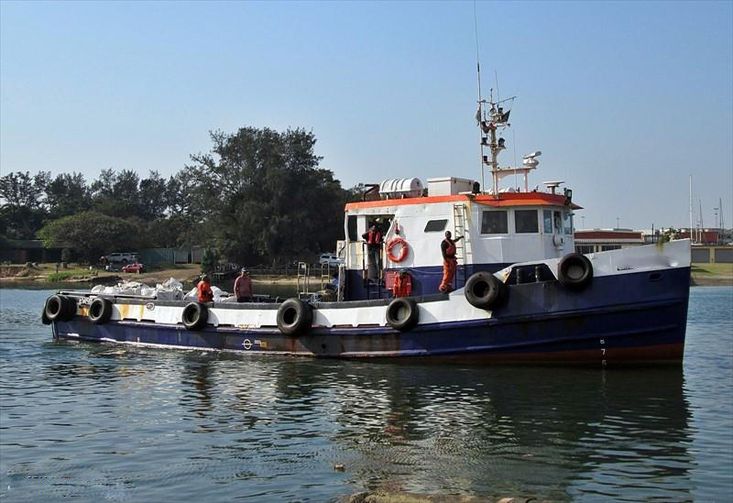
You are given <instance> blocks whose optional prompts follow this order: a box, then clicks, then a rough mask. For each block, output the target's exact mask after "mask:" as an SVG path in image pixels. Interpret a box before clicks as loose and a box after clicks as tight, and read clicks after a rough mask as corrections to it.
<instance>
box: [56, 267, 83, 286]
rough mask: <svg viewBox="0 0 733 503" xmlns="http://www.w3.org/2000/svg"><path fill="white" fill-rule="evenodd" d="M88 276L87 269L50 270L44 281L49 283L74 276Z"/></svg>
mask: <svg viewBox="0 0 733 503" xmlns="http://www.w3.org/2000/svg"><path fill="white" fill-rule="evenodd" d="M85 276H89V270H88V269H71V270H67V271H59V272H52V273H49V275H48V276H47V277H46V281H49V282H51V283H57V282H59V281H66V280H68V279H71V278H74V277H85Z"/></svg>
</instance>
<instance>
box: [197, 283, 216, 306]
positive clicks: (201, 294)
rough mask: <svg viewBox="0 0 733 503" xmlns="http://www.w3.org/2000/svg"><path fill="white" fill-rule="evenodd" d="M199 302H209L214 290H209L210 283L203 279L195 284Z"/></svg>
mask: <svg viewBox="0 0 733 503" xmlns="http://www.w3.org/2000/svg"><path fill="white" fill-rule="evenodd" d="M196 290H197V292H198V298H199V302H211V301H213V300H214V292H212V291H211V284H210V283H207V282H206V281H204V280H201V281H199V284H198V285H196Z"/></svg>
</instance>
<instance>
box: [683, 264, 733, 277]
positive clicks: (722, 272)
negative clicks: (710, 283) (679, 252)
mask: <svg viewBox="0 0 733 503" xmlns="http://www.w3.org/2000/svg"><path fill="white" fill-rule="evenodd" d="M692 274H697V275H700V276H733V264H692Z"/></svg>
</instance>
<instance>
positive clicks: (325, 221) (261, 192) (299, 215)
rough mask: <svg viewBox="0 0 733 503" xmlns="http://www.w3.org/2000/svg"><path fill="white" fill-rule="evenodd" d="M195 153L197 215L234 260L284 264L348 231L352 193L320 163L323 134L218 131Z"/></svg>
mask: <svg viewBox="0 0 733 503" xmlns="http://www.w3.org/2000/svg"><path fill="white" fill-rule="evenodd" d="M211 139H212V142H213V144H214V145H213V148H212V151H211V152H210V153H207V154H198V155H193V156H191V159H192V161H193V163H194V164H193V165H191V166H188V167H187V168H188V170H189V172H190V177H191V179H192V180H194V181H195V185H196V188H195V191H194V192H195V194H196V195H197V198H198V202H199V208H198V210H197V211H198V214H199V215H200V216H201V217H204V218H205V219H206V222H207V228H208V229H210V230H211V232H212V239H213V240H214V241H215V242H216V244H217V246H218V248H219V250H220V251H221V252H222V253H223V254H224V255H225V256H226V257H227V258H228V259H229V260H231V261H235V262H239V263H253V262H259V261H268V262H278V261H284V260H288V259H289V258H291V257H297V256H302V255H303V254H305V253H317V252H319V251H321V250H322V249H332V248H333V246H334V244H335V241H336V239H338V238H339V237H340V236H341V235H342V231H341V229H342V227H343V226H342V224H341V219H342V218H343V202H344V200H345V191H343V190H342V189H341V186H340V183H339V182H338V181H337V180H335V179H334V178H333V174H332V173H331V172H330V171H328V170H325V169H320V168H318V163H319V162H320V160H321V158H320V157H318V156H317V155H316V154H315V153H314V146H315V143H316V138H315V136H314V135H313V133H311V132H307V131H305V130H302V129H295V130H290V129H288V130H286V131H284V132H282V133H278V132H277V131H273V130H271V129H269V128H264V129H255V128H241V129H239V131H237V132H236V133H235V134H225V133H223V132H214V133H212V134H211Z"/></svg>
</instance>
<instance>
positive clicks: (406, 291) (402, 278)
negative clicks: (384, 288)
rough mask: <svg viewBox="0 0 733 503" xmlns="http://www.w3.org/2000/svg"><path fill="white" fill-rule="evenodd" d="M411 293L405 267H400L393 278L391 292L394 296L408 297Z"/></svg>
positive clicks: (410, 284) (410, 285)
mask: <svg viewBox="0 0 733 503" xmlns="http://www.w3.org/2000/svg"><path fill="white" fill-rule="evenodd" d="M411 293H412V283H411V279H410V275H409V274H408V273H407V269H400V272H399V273H397V275H396V276H395V279H394V288H393V290H392V294H393V296H394V297H409V296H410V294H411Z"/></svg>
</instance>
